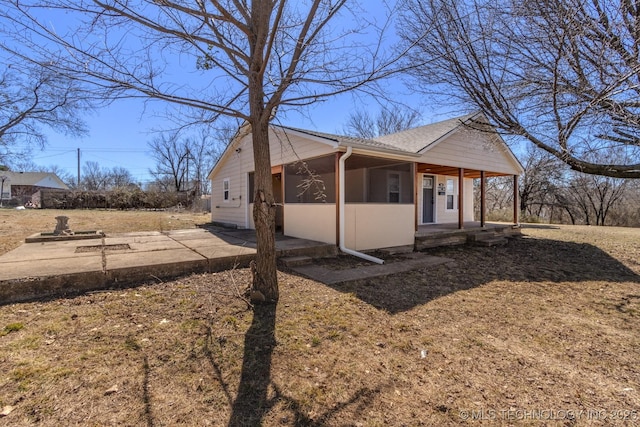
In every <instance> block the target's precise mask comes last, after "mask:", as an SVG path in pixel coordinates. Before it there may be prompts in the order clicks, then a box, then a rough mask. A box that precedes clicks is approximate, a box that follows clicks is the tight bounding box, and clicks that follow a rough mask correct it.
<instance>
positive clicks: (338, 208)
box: [334, 152, 342, 245]
mask: <svg viewBox="0 0 640 427" xmlns="http://www.w3.org/2000/svg"><path fill="white" fill-rule="evenodd" d="M341 154H342V153H339V152H338V153H336V162H335V163H336V164H335V165H334V168H335V169H334V170H335V172H336V173H335V178H336V179H335V181H336V183H335V184H336V245H339V244H340V202H339V200H340V155H341Z"/></svg>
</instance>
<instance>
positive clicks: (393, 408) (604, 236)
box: [0, 227, 640, 426]
mask: <svg viewBox="0 0 640 427" xmlns="http://www.w3.org/2000/svg"><path fill="white" fill-rule="evenodd" d="M525 234H526V237H525V238H523V239H520V240H516V241H511V242H510V243H509V244H508V245H506V246H503V247H497V248H470V247H465V248H448V249H447V248H445V249H437V250H432V251H431V252H430V253H432V254H435V255H443V256H447V257H450V258H453V259H454V260H455V264H453V265H452V264H449V265H442V266H439V267H436V268H431V269H427V270H422V271H414V272H410V273H406V274H402V275H395V276H393V277H387V278H379V279H375V280H366V281H361V282H359V283H353V284H350V285H347V286H336V287H335V288H330V287H327V286H325V285H322V284H319V283H316V282H313V281H310V280H307V279H304V278H300V277H297V276H295V275H292V274H287V273H280V274H279V280H280V286H281V301H280V303H279V304H278V306H277V308H276V309H275V312H271V310H270V309H269V308H268V307H267V308H260V309H258V310H257V311H255V312H253V311H249V310H247V309H246V305H245V304H244V303H243V302H241V301H240V300H238V299H237V298H234V297H232V296H227V295H226V294H229V295H231V294H233V292H234V289H235V288H234V284H237V285H238V286H244V284H246V283H247V282H248V281H249V273H248V272H247V271H246V270H236V271H229V272H223V273H219V274H212V275H194V276H190V277H185V278H182V279H179V280H175V281H171V282H166V283H157V284H151V283H147V284H143V285H141V286H139V287H137V288H134V289H129V290H120V291H108V292H99V293H93V294H89V295H84V296H80V297H76V298H73V299H60V300H53V301H49V302H33V303H24V304H11V305H5V306H3V307H0V366H1V367H2V369H1V370H0V409H1V408H2V407H3V406H12V407H14V409H13V411H12V412H11V413H10V414H9V415H8V416H6V417H4V418H0V425H2V424H6V425H12V426H13V425H32V424H38V425H43V426H59V425H126V426H138V425H155V426H160V425H165V426H170V425H185V426H195V425H215V426H218V425H227V424H228V423H229V420H232V421H233V422H232V424H235V425H242V424H244V425H257V424H259V423H262V424H263V425H269V426H271V425H336V426H338V425H340V426H342V425H361V426H378V425H380V426H381V425H406V426H414V425H427V426H436V425H437V426H446V425H452V426H453V425H461V424H462V425H629V426H632V425H638V424H640V414H639V413H638V408H640V366H639V364H638V360H640V335H639V334H638V330H640V289H639V286H640V276H639V275H640V263H639V261H640V259H639V257H640V230H637V229H613V228H611V229H609V228H607V229H605V228H588V227H561V228H530V229H526V230H525ZM423 356H424V357H423ZM545 411H546V412H545ZM579 411H584V412H579ZM472 416H474V417H476V418H479V417H483V418H484V421H483V420H472V419H468V418H469V417H472ZM552 418H553V419H552Z"/></svg>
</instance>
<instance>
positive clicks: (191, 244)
mask: <svg viewBox="0 0 640 427" xmlns="http://www.w3.org/2000/svg"><path fill="white" fill-rule="evenodd" d="M226 231H227V230H225V229H215V228H207V229H189V230H173V231H168V232H157V231H155V232H135V233H122V234H114V235H107V236H106V237H104V238H103V239H93V240H69V241H47V242H42V243H40V242H38V243H26V244H23V245H22V246H20V247H18V248H16V249H14V250H13V251H11V252H9V253H7V254H4V255H2V256H0V304H6V303H9V302H16V301H25V300H28V299H34V298H43V297H51V296H58V295H65V294H73V293H78V292H84V291H88V290H97V289H105V288H108V287H114V286H115V287H119V286H126V285H127V284H133V283H139V282H142V281H148V280H158V279H160V280H161V279H164V278H170V277H176V276H179V275H184V274H190V273H203V272H215V271H221V270H224V269H229V268H233V267H236V266H240V267H244V266H247V265H248V264H249V262H250V261H251V260H252V259H254V258H255V254H256V249H255V233H254V232H252V231H251V230H243V231H242V232H240V233H236V232H234V231H231V232H228V233H227V232H226ZM252 236H253V237H252ZM119 245H121V246H122V247H117V246H119ZM276 251H277V253H278V255H280V254H281V253H287V254H289V253H292V252H294V253H295V252H302V253H304V254H308V255H310V256H326V255H330V254H335V253H336V247H335V245H327V244H325V243H320V242H313V241H309V240H300V239H294V238H290V237H285V236H282V235H278V236H277V239H276Z"/></svg>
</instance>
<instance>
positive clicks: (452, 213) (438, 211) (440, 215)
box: [418, 175, 473, 224]
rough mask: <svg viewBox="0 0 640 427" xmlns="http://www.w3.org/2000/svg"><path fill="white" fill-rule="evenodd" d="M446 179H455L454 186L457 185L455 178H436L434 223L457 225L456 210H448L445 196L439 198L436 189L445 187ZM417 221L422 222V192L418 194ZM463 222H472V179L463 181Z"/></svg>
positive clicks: (438, 176) (440, 176) (441, 176)
mask: <svg viewBox="0 0 640 427" xmlns="http://www.w3.org/2000/svg"><path fill="white" fill-rule="evenodd" d="M447 178H455V180H456V186H457V185H458V184H457V183H458V178H457V177H447V176H443V175H437V176H436V189H435V192H436V193H435V194H436V195H435V196H434V197H435V222H436V223H437V224H447V223H457V222H458V209H453V210H448V209H447V200H446V196H439V195H438V193H437V187H438V185H439V184H442V185H444V186H445V187H446V181H447ZM418 203H419V204H418V211H419V213H418V215H419V216H418V220H419V222H422V221H421V220H422V192H419V193H418ZM463 209H464V221H473V179H470V178H467V179H465V180H464V206H463Z"/></svg>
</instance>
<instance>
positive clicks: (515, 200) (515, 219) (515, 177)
mask: <svg viewBox="0 0 640 427" xmlns="http://www.w3.org/2000/svg"><path fill="white" fill-rule="evenodd" d="M519 209H520V203H519V202H518V175H513V223H514V224H515V225H519V218H518V212H519Z"/></svg>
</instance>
